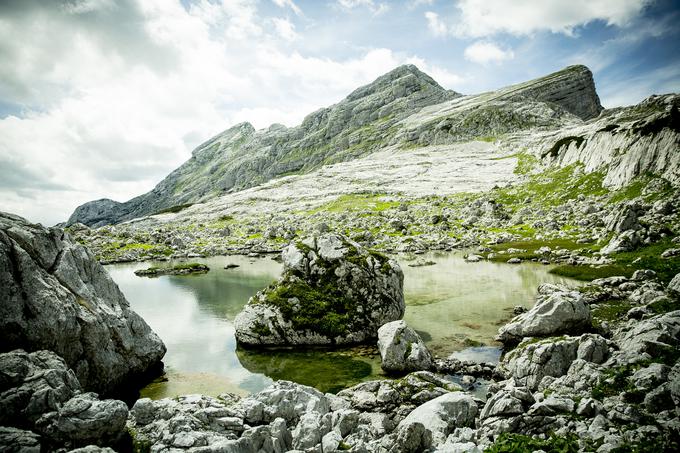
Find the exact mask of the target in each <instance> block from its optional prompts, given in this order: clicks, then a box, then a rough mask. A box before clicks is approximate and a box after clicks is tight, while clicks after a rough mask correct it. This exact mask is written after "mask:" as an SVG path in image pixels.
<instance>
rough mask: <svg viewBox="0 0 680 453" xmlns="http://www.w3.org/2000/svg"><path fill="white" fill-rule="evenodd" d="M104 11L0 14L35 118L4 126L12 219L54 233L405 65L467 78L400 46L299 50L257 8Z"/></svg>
mask: <svg viewBox="0 0 680 453" xmlns="http://www.w3.org/2000/svg"><path fill="white" fill-rule="evenodd" d="M130 1H132V0H130ZM20 3H21V2H20ZM92 4H93V5H95V6H96V5H100V7H99V9H98V10H92V9H90V11H91V12H89V13H87V14H84V15H83V14H73V13H70V12H63V11H62V12H61V13H59V12H58V11H56V12H55V11H54V10H47V11H46V10H44V9H38V10H35V11H33V10H27V11H23V12H22V13H21V14H23V15H21V14H19V13H17V15H15V16H13V19H12V20H11V21H10V20H5V16H4V15H0V54H1V55H3V56H4V61H3V65H0V99H2V100H3V101H5V102H13V103H16V104H19V105H21V106H23V107H24V108H25V109H26V111H27V113H26V114H25V115H21V117H17V116H8V117H5V118H2V119H0V210H7V211H10V212H16V213H18V214H20V215H23V216H26V217H28V218H29V219H32V220H35V221H42V222H44V223H48V224H51V223H55V222H57V221H62V220H65V219H66V218H67V216H68V215H69V214H70V213H71V212H72V210H73V209H74V208H75V207H76V206H77V205H79V204H81V203H83V202H85V201H89V200H93V199H97V198H103V197H108V198H113V199H116V200H119V201H123V200H127V199H129V198H131V197H133V196H136V195H139V194H141V193H143V192H145V191H147V190H150V189H151V188H152V187H153V186H154V185H155V184H156V183H157V182H158V181H160V179H162V178H163V177H164V176H166V175H167V174H168V173H169V172H170V171H171V170H173V169H174V168H176V167H177V166H178V165H180V164H181V163H182V162H183V161H184V160H186V159H187V158H188V157H189V156H190V151H191V149H192V148H193V147H195V146H196V145H198V144H199V143H200V142H202V141H204V140H206V139H208V138H210V137H211V136H212V135H214V134H216V133H218V132H220V131H221V130H224V129H226V128H228V127H230V126H232V125H234V124H236V123H238V122H242V121H250V122H252V123H253V124H254V125H255V127H257V128H261V127H266V126H268V125H269V124H271V123H274V122H277V123H283V124H286V125H288V126H294V125H296V124H299V123H300V122H301V120H302V119H303V118H304V116H305V115H306V114H308V113H310V112H312V111H314V110H316V109H318V108H319V107H322V106H327V105H330V104H332V103H335V102H338V101H339V100H341V99H342V98H343V97H344V96H346V95H347V94H348V93H350V92H351V91H352V90H354V89H355V88H356V87H357V86H359V85H362V84H365V83H368V82H370V81H372V80H373V79H375V78H376V77H378V76H379V75H381V74H383V73H385V72H387V71H389V70H391V69H393V68H394V67H396V66H398V65H399V64H403V63H406V62H416V64H418V66H419V67H420V68H421V69H422V70H424V71H426V72H428V73H430V74H431V75H432V76H433V77H435V78H436V79H437V80H438V81H440V82H441V83H442V84H444V85H447V86H450V87H454V84H456V83H457V82H459V80H460V78H458V77H457V76H456V75H454V74H451V73H449V72H447V71H446V70H443V69H441V68H437V67H430V66H428V65H427V64H426V62H425V61H423V60H420V59H418V58H416V57H413V56H410V55H402V54H397V53H394V52H392V51H391V50H389V49H382V48H380V49H366V50H363V51H360V52H356V53H354V54H353V56H351V57H345V58H342V59H332V58H318V57H310V56H306V55H304V54H302V53H300V52H298V51H296V50H295V49H293V50H290V47H289V44H288V42H283V41H282V40H281V35H282V34H286V33H289V37H291V36H293V35H292V33H294V32H295V29H294V27H293V26H292V24H290V25H288V24H286V23H284V22H281V21H279V22H276V21H274V18H266V17H262V16H261V15H260V13H259V12H258V10H257V8H256V3H255V2H251V1H245V0H241V1H237V0H223V1H221V2H210V1H207V0H202V1H199V2H197V3H196V4H193V5H192V6H191V7H190V8H188V10H187V9H185V8H184V7H182V6H181V5H180V4H179V3H174V2H167V1H165V0H147V1H145V2H144V3H139V4H138V3H136V2H132V3H129V4H126V3H125V2H124V1H122V0H121V1H119V2H115V3H114V6H113V7H111V6H110V5H109V4H108V3H106V2H98V3H97V2H93V3H92ZM101 5H103V6H101ZM124 6H125V8H124ZM93 14H94V15H99V16H96V17H97V18H98V20H97V21H95V22H96V23H95V24H94V25H92V24H90V23H89V22H85V21H84V19H85V17H84V16H90V18H91V15H93ZM81 16H83V19H82V20H81V19H80V17H81ZM112 18H115V21H113V22H112V24H113V25H111V26H109V27H106V26H105V24H108V23H110V21H112ZM270 20H271V22H270ZM262 24H278V25H274V26H273V27H268V26H266V25H262ZM56 37H58V38H59V39H56ZM7 175H11V178H10V177H9V176H7ZM19 176H21V177H19ZM3 181H4V183H3ZM10 182H11V184H10Z"/></svg>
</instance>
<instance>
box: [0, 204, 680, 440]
mask: <svg viewBox="0 0 680 453" xmlns="http://www.w3.org/2000/svg"><path fill="white" fill-rule="evenodd" d="M3 219H4V220H3V222H4V225H5V229H4V230H3V234H4V236H2V237H3V241H4V242H3V243H4V244H9V245H10V246H11V247H10V248H6V249H5V252H4V253H5V255H3V256H4V258H3V259H5V260H8V256H12V257H15V256H17V254H18V255H21V253H20V252H19V244H22V245H21V250H23V252H25V254H26V256H29V257H31V259H30V260H29V261H28V262H30V263H35V262H36V261H35V260H36V259H37V257H38V256H41V255H39V253H38V251H39V250H41V248H40V247H38V246H39V245H40V244H45V243H47V244H56V246H57V247H59V248H60V249H62V250H70V252H68V253H73V252H74V250H75V251H80V253H82V254H83V255H82V256H83V258H82V261H79V262H78V264H74V267H73V272H72V273H70V274H68V275H70V277H67V276H66V275H67V274H66V273H62V272H58V271H54V272H55V273H57V275H60V276H61V277H60V279H57V278H54V279H53V280H51V279H49V277H48V276H46V275H45V274H43V271H44V272H47V270H49V269H50V268H51V266H48V267H47V270H44V269H43V271H41V270H40V269H38V268H36V269H34V271H33V275H35V276H37V277H41V278H42V281H43V284H42V285H35V286H27V285H26V284H23V286H21V287H22V288H23V290H17V291H14V290H13V291H12V292H11V293H8V295H6V296H5V299H3V309H7V307H8V306H12V305H13V304H16V301H17V300H19V301H23V303H28V302H30V301H38V300H43V299H41V297H43V295H44V294H47V295H51V294H52V293H53V292H54V291H57V290H58V289H59V288H62V287H64V285H66V283H69V284H70V286H68V288H75V285H74V283H73V282H74V280H73V279H74V278H75V277H74V276H75V275H89V276H90V277H92V275H97V272H98V271H97V269H100V267H99V265H98V264H97V263H96V262H94V260H93V259H92V257H91V255H89V254H88V252H87V251H86V250H85V249H81V248H80V247H79V246H77V245H73V244H72V243H71V242H70V241H69V239H68V236H66V235H64V234H63V233H62V232H61V230H58V229H51V230H49V229H44V228H41V227H37V226H34V225H30V224H28V223H26V222H25V221H24V220H23V219H20V218H17V217H14V216H10V215H4V217H3ZM10 238H11V239H10ZM15 238H19V239H15ZM22 238H23V239H22ZM26 238H30V239H26ZM45 241H47V242H45ZM64 253H66V252H64ZM57 254H58V253H57ZM62 259H65V258H62ZM5 262H6V263H9V264H11V265H12V266H13V267H11V269H14V271H13V272H11V273H9V274H8V275H10V276H11V277H12V280H7V283H8V285H9V286H5V287H8V288H14V287H17V286H16V285H20V284H22V282H23V281H24V280H23V279H25V278H27V274H26V273H23V272H21V270H22V269H24V267H21V266H20V265H19V264H17V263H24V264H23V265H25V261H21V260H18V261H17V260H16V259H14V258H13V260H12V261H5ZM41 269H42V268H41ZM55 269H60V266H59V265H57V266H55ZM86 269H90V272H93V271H92V269H94V270H95V271H94V272H95V274H92V273H90V274H86V273H85V272H86ZM47 274H49V275H52V274H51V273H49V272H47ZM103 275H105V273H104V274H103ZM108 282H109V280H107V279H106V278H103V277H102V278H100V279H94V278H93V279H89V278H88V280H87V281H86V282H85V281H84V280H83V285H85V286H84V287H87V288H89V290H90V291H91V294H92V295H93V297H92V298H91V299H90V301H91V303H92V304H93V306H92V307H91V308H88V309H87V312H86V313H88V317H86V318H85V319H82V320H80V319H81V318H79V317H78V316H84V315H83V314H82V313H81V314H78V313H80V312H78V311H75V310H74V311H73V312H72V313H73V314H70V315H68V314H66V315H64V316H63V317H57V319H58V320H61V321H63V322H65V321H67V320H73V319H75V320H80V321H78V322H79V323H80V324H82V325H85V326H86V325H87V324H86V321H88V320H91V319H101V318H102V317H103V314H100V313H99V312H100V311H101V312H104V313H119V316H121V317H118V318H106V321H105V322H104V325H105V326H106V327H107V328H109V329H111V328H113V327H114V326H118V328H120V326H123V325H125V321H124V320H125V319H126V318H125V317H124V316H122V315H123V314H125V315H126V317H127V319H130V318H131V317H132V318H134V317H133V316H132V314H131V312H128V311H126V307H125V306H126V304H123V303H122V302H120V303H121V304H122V305H115V304H113V303H112V300H115V297H112V296H111V294H105V293H103V290H104V289H106V288H109V289H110V284H109V283H108ZM113 286H114V287H115V285H113ZM64 291H65V290H64ZM70 291H76V289H70ZM79 291H84V289H82V287H81V288H80V289H79ZM113 294H114V295H115V294H116V293H115V292H114V293H113ZM72 298H75V295H73V296H72ZM44 302H45V303H48V302H49V303H50V304H51V306H52V311H54V310H55V309H62V310H65V309H66V308H67V307H72V306H73V300H71V298H69V297H67V296H63V297H62V298H54V297H50V298H47V296H46V298H45V299H44ZM95 303H96V304H97V305H96V306H94V304H95ZM123 305H125V306H123ZM29 306H30V305H29ZM79 306H80V305H79ZM678 307H680V274H679V275H676V276H675V277H674V278H673V279H672V280H671V281H670V283H668V284H663V283H661V282H660V281H659V279H658V275H657V274H656V273H655V272H654V271H651V270H645V271H637V272H636V273H635V274H634V275H633V276H632V277H631V278H626V277H609V278H603V279H599V280H595V281H593V282H592V283H591V284H589V285H586V286H584V287H581V288H578V289H574V288H567V287H562V286H555V285H543V286H541V287H540V288H539V291H538V295H537V297H536V304H535V305H534V307H533V308H532V309H530V310H529V311H527V312H526V313H522V314H520V315H518V316H517V317H515V318H514V319H513V320H511V321H510V322H509V323H508V324H507V325H505V326H502V327H501V328H500V329H499V337H498V339H499V340H500V341H502V342H504V343H505V344H506V348H505V354H504V356H503V358H502V360H501V361H500V363H499V364H498V365H497V366H496V368H495V369H494V370H490V369H489V367H488V366H487V365H474V364H465V363H460V362H455V361H452V360H448V361H441V360H432V358H431V357H430V356H429V355H428V354H427V353H426V349H424V345H423V344H422V341H421V340H420V338H419V337H418V336H417V334H416V333H415V332H413V331H411V330H410V329H409V328H408V327H407V326H405V325H404V324H403V322H400V321H396V322H393V323H388V324H385V325H384V326H383V327H384V328H381V329H380V332H379V334H378V335H379V337H380V350H381V355H382V356H383V359H384V366H385V368H386V369H389V370H399V369H400V370H402V371H403V370H409V369H418V368H423V370H422V371H416V372H414V373H411V374H408V375H406V376H403V377H401V378H397V379H385V380H380V381H371V382H365V383H362V384H359V385H356V386H354V387H351V388H349V389H345V390H342V391H340V392H338V393H337V394H323V393H321V392H319V391H317V390H315V389H313V388H310V387H306V386H303V385H299V384H296V383H293V382H287V381H279V382H276V383H275V384H273V385H272V386H270V387H268V388H267V389H265V390H263V391H262V392H259V393H257V394H254V395H251V396H248V397H245V398H241V397H238V396H235V395H232V394H223V395H220V396H219V397H217V398H213V397H207V396H202V395H188V396H183V397H179V398H173V399H163V400H158V401H152V400H150V399H146V398H145V399H139V400H137V401H136V402H135V403H134V405H133V406H132V408H131V409H129V408H128V406H127V405H126V404H125V403H124V402H122V401H120V400H116V399H102V398H100V397H99V396H98V395H97V394H96V393H92V392H91V389H93V388H95V389H96V388H97V385H100V384H98V383H97V381H95V380H93V379H92V377H91V375H90V374H83V373H82V367H81V368H78V367H77V366H76V367H74V366H72V365H70V364H69V362H68V360H65V358H64V357H62V356H61V354H59V353H58V349H59V343H58V341H57V340H58V339H59V338H60V337H59V335H58V334H55V336H54V337H53V339H54V340H55V341H53V343H52V344H47V343H30V342H28V341H26V342H25V343H24V347H23V349H27V350H22V349H14V350H8V349H11V348H7V349H5V352H2V353H0V450H2V451H22V452H23V451H25V452H28V451H35V452H38V451H53V450H59V451H69V450H74V449H78V448H85V447H86V448H85V449H84V450H80V451H91V452H94V451H100V449H101V448H104V447H106V448H108V447H112V448H114V449H116V450H118V451H127V450H135V451H155V452H165V451H167V452H170V451H180V450H187V451H196V452H244V453H245V452H259V451H264V452H284V451H299V452H332V451H347V450H349V451H356V452H414V453H415V452H475V451H490V452H497V451H534V450H539V449H540V450H543V451H597V452H613V451H617V452H620V451H640V450H641V449H646V450H649V451H677V448H678V446H679V442H680V360H679V359H680V353H679V352H678V351H680V310H677V308H678ZM47 318H48V317H47V316H46V319H47ZM61 318H63V319H61ZM38 319H39V318H38ZM135 319H136V318H135ZM34 322H35V321H34ZM137 322H138V324H133V325H135V326H137V327H135V328H133V329H132V330H133V331H134V332H137V331H139V332H142V333H144V332H146V334H145V335H146V336H147V337H148V338H149V340H147V341H149V343H148V344H146V343H139V342H137V343H135V342H129V343H121V345H119V347H122V346H124V345H126V344H127V345H129V347H130V348H131V351H128V354H135V353H137V354H139V353H140V352H142V351H145V350H148V349H153V350H154V351H156V352H155V354H158V355H159V357H160V356H162V351H163V348H162V345H161V344H159V343H158V342H155V340H154V336H153V335H151V334H150V333H149V331H148V327H145V326H146V324H143V322H142V321H141V320H139V321H137ZM140 322H141V323H142V324H139V323H140ZM29 331H30V329H29ZM2 332H3V335H7V332H10V330H3V331H2ZM12 332H14V335H16V334H17V333H22V332H23V330H22V329H14V330H12ZM113 332H116V331H115V330H114V331H113ZM23 333H24V334H25V333H26V332H23ZM102 336H103V337H106V338H109V339H111V341H113V342H114V343H116V342H117V341H119V340H120V339H122V337H121V336H120V334H116V333H107V334H102ZM2 344H3V346H5V347H6V345H10V344H11V345H14V344H12V343H9V342H7V341H3V343H2ZM13 347H14V346H13ZM399 356H401V359H400V357H399ZM110 357H111V354H110V353H109V352H108V351H107V350H106V349H105V348H104V349H101V350H99V351H98V352H96V353H94V352H93V353H92V356H91V357H90V358H89V359H88V360H87V362H86V363H90V362H92V363H93V364H96V363H99V361H101V360H103V359H106V358H110ZM114 357H115V356H114ZM75 363H76V364H78V363H80V362H78V361H76V362H75ZM400 365H401V368H399V367H400ZM79 370H80V371H79ZM129 372H134V369H132V370H129ZM459 373H460V374H459ZM450 374H458V377H459V378H460V381H461V382H465V383H470V382H474V381H475V380H476V379H477V378H480V377H485V378H491V379H492V383H491V385H490V386H489V390H488V394H487V395H486V399H485V400H483V399H479V398H476V397H474V396H473V395H472V394H469V393H467V391H465V390H464V389H463V388H462V387H461V386H459V385H457V384H454V383H453V382H452V381H451V380H450V376H449V375H450ZM103 377H105V376H103ZM114 378H115V375H112V379H114ZM104 380H105V379H104ZM113 382H115V381H113Z"/></svg>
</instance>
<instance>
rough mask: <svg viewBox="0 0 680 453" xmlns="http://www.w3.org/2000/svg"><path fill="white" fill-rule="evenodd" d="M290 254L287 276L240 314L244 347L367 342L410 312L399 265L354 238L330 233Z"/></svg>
mask: <svg viewBox="0 0 680 453" xmlns="http://www.w3.org/2000/svg"><path fill="white" fill-rule="evenodd" d="M282 258H283V266H284V271H283V275H282V276H281V278H280V279H279V280H278V281H277V282H276V283H275V284H273V285H271V286H270V287H269V288H267V289H265V290H263V291H260V292H259V293H258V294H257V295H256V296H254V297H252V298H251V299H250V301H248V304H247V305H246V306H245V308H244V309H243V311H241V313H239V314H238V315H237V316H236V319H235V321H234V327H235V329H236V339H237V340H238V341H239V342H240V343H242V344H246V345H258V346H268V345H282V344H316V345H332V344H336V345H337V344H351V343H361V342H365V341H367V340H370V339H374V338H376V337H377V333H378V328H379V327H380V326H381V325H383V324H385V323H386V322H390V321H394V320H397V319H400V318H401V317H402V316H403V314H404V309H405V305H404V293H403V279H404V276H403V273H402V271H401V268H400V267H399V265H398V264H397V262H396V261H394V260H392V259H389V258H387V257H386V256H383V255H381V254H378V253H375V252H371V251H369V250H366V249H364V248H363V247H362V246H361V245H359V244H358V243H356V242H353V241H351V240H350V239H347V238H345V237H343V236H339V235H335V234H332V233H328V234H325V235H322V236H319V237H312V238H309V239H307V240H305V241H301V242H292V243H291V244H290V245H289V246H288V247H287V248H286V249H285V250H284V251H283V253H282Z"/></svg>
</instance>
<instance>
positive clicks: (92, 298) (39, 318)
mask: <svg viewBox="0 0 680 453" xmlns="http://www.w3.org/2000/svg"><path fill="white" fill-rule="evenodd" d="M0 300H2V301H3V303H2V304H0V344H2V347H1V348H2V349H0V350H3V351H8V350H12V349H17V348H23V349H27V350H29V351H35V350H40V349H48V350H51V351H54V352H56V353H57V354H58V355H59V356H61V357H63V358H64V360H65V361H66V363H67V364H68V366H69V367H70V368H72V369H73V370H74V371H75V373H76V376H77V377H78V380H79V381H80V383H81V385H82V386H83V387H84V388H85V389H87V390H94V391H96V392H98V393H111V392H115V391H116V390H119V389H121V387H123V386H125V385H126V384H128V383H129V382H130V381H132V380H135V379H138V378H139V376H140V375H142V374H144V373H146V372H148V371H149V370H150V369H153V368H154V367H157V366H158V365H159V362H160V360H161V358H162V357H163V355H164V354H165V346H164V345H163V343H162V341H161V340H160V339H159V338H158V336H157V335H156V334H155V333H154V332H153V331H152V330H151V329H150V328H149V326H148V325H147V324H146V322H144V320H143V319H142V318H141V317H140V316H139V315H137V314H136V313H135V312H134V311H132V310H131V309H130V305H129V303H128V301H127V300H126V299H125V296H123V294H122V293H121V291H120V290H119V289H118V286H117V285H116V284H115V283H114V282H113V280H112V279H111V277H109V275H108V273H107V272H106V270H105V269H104V268H103V267H102V266H101V265H100V264H99V263H97V262H96V260H95V259H94V258H93V257H92V254H91V253H90V252H89V250H87V249H86V248H84V247H82V246H81V245H79V244H77V243H75V242H73V241H71V239H70V237H69V236H68V234H66V233H64V232H63V231H62V230H60V229H56V228H51V229H50V228H44V227H42V226H40V225H33V224H30V223H28V222H27V221H26V220H24V219H22V218H20V217H17V216H13V215H11V214H5V213H0Z"/></svg>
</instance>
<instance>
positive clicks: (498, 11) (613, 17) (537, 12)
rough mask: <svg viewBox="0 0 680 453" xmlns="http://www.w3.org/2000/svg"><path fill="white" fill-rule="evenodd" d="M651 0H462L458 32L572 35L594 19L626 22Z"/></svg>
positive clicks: (612, 22) (454, 28)
mask: <svg viewBox="0 0 680 453" xmlns="http://www.w3.org/2000/svg"><path fill="white" fill-rule="evenodd" d="M650 1H651V0H569V1H564V0H541V1H539V2H537V1H534V0H514V1H511V2H510V1H507V0H460V1H459V2H458V4H457V7H458V9H459V10H460V13H461V17H460V22H459V23H457V24H455V25H454V26H453V27H452V31H453V33H455V34H456V35H459V36H471V37H483V36H491V35H494V34H496V33H510V34H513V35H518V36H520V35H530V34H532V33H535V32H539V31H551V32H553V33H563V34H566V35H572V34H573V33H574V30H575V29H576V28H577V27H579V26H582V25H585V24H587V23H589V22H592V21H594V20H601V21H604V22H605V23H606V24H607V25H615V26H618V27H623V26H626V25H627V24H629V23H630V21H631V20H632V19H633V18H635V17H636V16H638V15H639V14H640V13H641V12H642V10H643V9H644V8H645V6H646V5H647V4H649V3H650Z"/></svg>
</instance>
